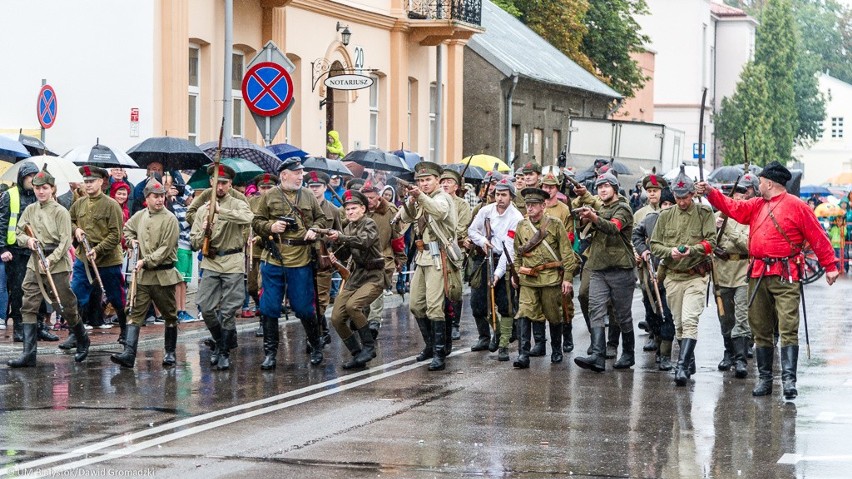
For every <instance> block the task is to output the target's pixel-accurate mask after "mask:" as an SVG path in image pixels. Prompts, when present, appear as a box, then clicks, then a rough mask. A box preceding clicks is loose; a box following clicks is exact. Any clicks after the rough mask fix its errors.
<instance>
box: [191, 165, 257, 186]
mask: <svg viewBox="0 0 852 479" xmlns="http://www.w3.org/2000/svg"><path fill="white" fill-rule="evenodd" d="M222 164H223V165H227V166H230V167H231V168H233V169H234V171H235V172H236V173H237V175H236V176H235V177H234V184H235V185H245V184H247V183H248V182H249V181H251V180H252V179H253V178H254V177H255V176H257V175H259V174H261V173H264V171H263V169H261V168H260V167H259V166H257V165H255V164H254V163H252V162H250V161H248V160H244V159H242V158H222ZM189 186H191V187H192V188H193V189H198V190H203V189H205V188H210V176H209V175H208V174H207V167H204V168H199V169H197V170H195V173H193V174H192V176H190V177H189Z"/></svg>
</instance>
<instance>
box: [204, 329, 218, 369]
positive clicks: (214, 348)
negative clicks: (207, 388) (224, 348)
mask: <svg viewBox="0 0 852 479" xmlns="http://www.w3.org/2000/svg"><path fill="white" fill-rule="evenodd" d="M207 329H208V330H209V331H210V336H212V337H213V340H212V341H210V340H209V339H205V340H204V344H206V345H207V346H208V347H209V348H210V365H211V366H216V365H217V364H219V352H220V351H221V349H219V344H221V343H222V326H220V325H218V324H217V325H215V326H212V327H210V326H208V327H207Z"/></svg>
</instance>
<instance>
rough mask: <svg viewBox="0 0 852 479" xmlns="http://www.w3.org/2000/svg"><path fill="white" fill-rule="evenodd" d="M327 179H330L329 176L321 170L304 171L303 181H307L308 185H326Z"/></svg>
mask: <svg viewBox="0 0 852 479" xmlns="http://www.w3.org/2000/svg"><path fill="white" fill-rule="evenodd" d="M329 180H331V178H330V177H329V176H328V174H326V173H323V172H322V171H310V172H308V173H305V183H307V184H308V186H311V185H328V182H329Z"/></svg>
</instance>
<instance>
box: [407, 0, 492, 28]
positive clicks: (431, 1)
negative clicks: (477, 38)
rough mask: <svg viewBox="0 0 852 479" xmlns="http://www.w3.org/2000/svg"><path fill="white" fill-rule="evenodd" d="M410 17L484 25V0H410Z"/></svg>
mask: <svg viewBox="0 0 852 479" xmlns="http://www.w3.org/2000/svg"><path fill="white" fill-rule="evenodd" d="M408 18H411V19H416V20H458V21H461V22H465V23H471V24H473V25H479V26H481V25H482V0H409V1H408Z"/></svg>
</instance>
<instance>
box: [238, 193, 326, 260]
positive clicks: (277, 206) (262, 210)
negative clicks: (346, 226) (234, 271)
mask: <svg viewBox="0 0 852 479" xmlns="http://www.w3.org/2000/svg"><path fill="white" fill-rule="evenodd" d="M291 205H293V206H295V208H298V210H301V213H302V214H301V215H300V214H299V212H298V211H296V209H294V208H293V206H291ZM283 216H286V217H290V218H293V219H294V220H296V227H295V228H294V229H291V230H289V231H285V232H284V233H279V234H275V235H273V234H272V224H273V223H275V222H276V221H278V219H279V218H281V217H283ZM328 225H329V222H328V219H327V218H326V216H325V213H324V212H323V211H322V208H321V207H320V204H319V202H318V201H317V199H316V198H314V195H313V193H311V192H310V190H308V189H307V188H299V189H298V190H292V191H290V190H284V189H283V188H281V187H280V186H279V187H277V188H273V189H271V190H269V191H268V192H266V193H265V194H263V195H262V196H261V197H260V201H259V202H258V205H257V213H256V214H255V216H254V219H253V220H252V227H253V228H254V233H255V234H258V235H262V237H263V238H267V239H268V238H270V237H271V238H273V241H275V242H276V247H277V248H278V251H279V252H280V253H281V257H282V258H283V259H284V263H285V264H283V265H282V264H281V263H280V262H279V261H278V260H276V259H275V258H274V257H273V256H272V254H271V253H270V252H269V251H268V250H267V249H266V248H264V250H263V253H262V255H261V259H262V260H263V261H265V262H267V263H269V264H273V265H275V266H286V267H289V268H298V267H301V266H305V265H306V264H308V263H310V261H311V248H312V247H313V245H312V244H306V245H299V244H298V243H300V242H302V241H303V240H304V239H305V234H306V233H307V232H308V229H309V228H328ZM287 241H295V242H297V244H296V245H292V244H286V242H287Z"/></svg>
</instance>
